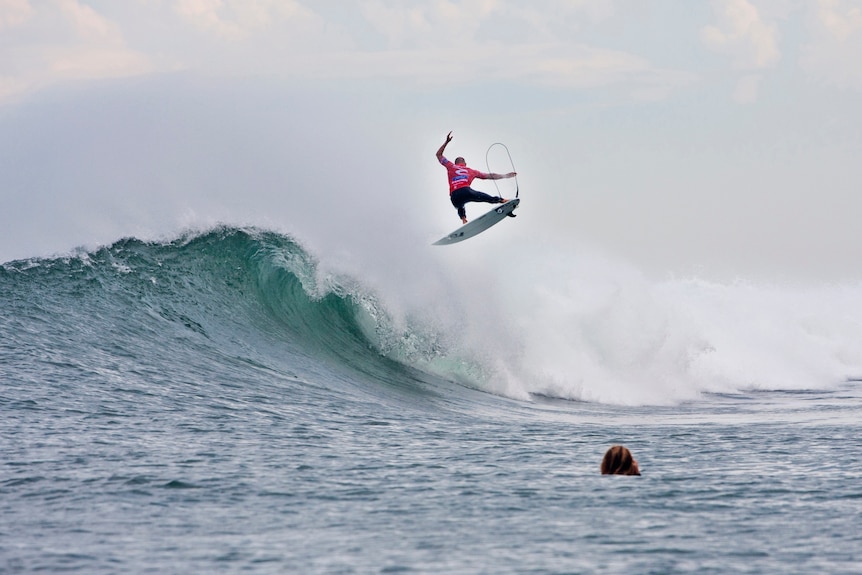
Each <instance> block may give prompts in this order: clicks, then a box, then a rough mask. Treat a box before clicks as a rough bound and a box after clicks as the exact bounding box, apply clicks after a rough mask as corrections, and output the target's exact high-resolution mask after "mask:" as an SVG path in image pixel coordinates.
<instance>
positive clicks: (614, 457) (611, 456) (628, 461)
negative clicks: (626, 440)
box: [602, 445, 641, 475]
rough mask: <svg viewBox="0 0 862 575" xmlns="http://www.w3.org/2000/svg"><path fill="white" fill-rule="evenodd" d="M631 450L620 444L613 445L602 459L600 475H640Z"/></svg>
mask: <svg viewBox="0 0 862 575" xmlns="http://www.w3.org/2000/svg"><path fill="white" fill-rule="evenodd" d="M640 474H641V472H640V469H638V464H637V462H636V461H635V458H634V457H632V452H631V451H629V450H628V449H627V448H625V447H623V446H622V445H614V446H613V447H611V448H610V449H608V450H607V451H606V452H605V457H604V459H602V475H640Z"/></svg>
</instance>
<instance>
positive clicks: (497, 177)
mask: <svg viewBox="0 0 862 575" xmlns="http://www.w3.org/2000/svg"><path fill="white" fill-rule="evenodd" d="M517 175H518V172H509V173H508V174H493V173H492V174H477V175H476V177H477V178H479V179H480V180H505V179H506V178H514V177H515V176H517ZM483 176H484V177H483Z"/></svg>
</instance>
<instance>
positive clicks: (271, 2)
mask: <svg viewBox="0 0 862 575" xmlns="http://www.w3.org/2000/svg"><path fill="white" fill-rule="evenodd" d="M174 11H175V12H176V13H177V14H178V15H180V16H181V17H182V18H184V19H186V20H187V21H188V22H190V23H192V24H193V25H194V26H196V27H198V28H200V29H202V30H206V31H209V32H213V33H215V34H216V35H218V36H222V37H224V38H226V39H230V40H238V39H242V38H246V37H248V36H249V35H250V34H253V33H255V32H258V31H260V30H263V29H266V28H268V27H270V26H272V25H273V24H275V23H277V22H278V21H284V20H288V19H292V18H297V17H305V18H308V17H311V16H312V15H313V13H312V12H311V11H310V10H308V9H306V8H305V7H304V6H302V5H301V4H300V3H299V2H296V1H295V0H176V1H175V3H174Z"/></svg>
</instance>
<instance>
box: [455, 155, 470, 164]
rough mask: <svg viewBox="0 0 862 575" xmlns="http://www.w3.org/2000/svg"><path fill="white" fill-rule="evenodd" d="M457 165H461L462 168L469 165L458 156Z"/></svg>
mask: <svg viewBox="0 0 862 575" xmlns="http://www.w3.org/2000/svg"><path fill="white" fill-rule="evenodd" d="M455 163H456V164H458V165H461V166H466V165H467V162H466V161H464V158H462V157H461V156H458V157H457V158H455Z"/></svg>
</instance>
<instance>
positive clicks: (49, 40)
mask: <svg viewBox="0 0 862 575" xmlns="http://www.w3.org/2000/svg"><path fill="white" fill-rule="evenodd" d="M0 2H2V4H0V15H2V18H3V22H5V23H7V24H8V23H9V22H12V21H13V20H12V19H11V18H10V17H9V15H10V14H16V15H18V17H17V19H14V22H15V23H16V27H15V28H12V29H9V30H7V31H6V32H5V38H4V39H3V40H4V41H5V43H6V44H7V45H9V46H14V50H10V51H8V52H7V53H6V54H2V55H0V102H2V101H8V100H14V99H16V98H19V97H21V96H23V95H24V94H26V93H28V92H30V91H32V90H35V89H39V88H41V87H43V86H46V85H50V84H51V83H53V82H56V81H58V80H68V79H93V78H107V77H121V76H131V75H136V74H142V73H146V72H149V71H151V70H152V69H153V68H152V65H151V63H150V61H149V58H148V57H147V56H145V55H144V54H142V53H140V52H137V51H134V50H131V49H129V48H128V47H127V46H126V44H125V41H124V39H123V35H122V33H121V31H120V28H119V26H117V25H116V24H115V23H113V22H111V21H110V20H109V19H107V18H105V17H104V16H102V15H101V14H100V13H98V12H97V11H96V10H95V9H94V8H92V7H91V6H89V5H86V4H82V3H81V2H79V1H78V0H52V1H50V2H45V3H40V4H38V5H37V6H36V7H33V6H30V5H29V4H27V5H26V6H27V10H25V9H24V8H23V6H24V4H22V3H21V2H19V1H17V0H0ZM25 4H26V3H25ZM13 8H14V10H13ZM24 14H26V18H25V17H23V16H22V15H24Z"/></svg>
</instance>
